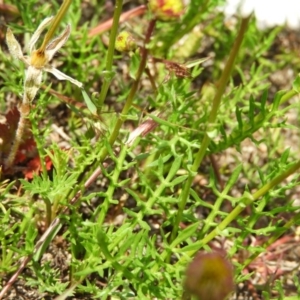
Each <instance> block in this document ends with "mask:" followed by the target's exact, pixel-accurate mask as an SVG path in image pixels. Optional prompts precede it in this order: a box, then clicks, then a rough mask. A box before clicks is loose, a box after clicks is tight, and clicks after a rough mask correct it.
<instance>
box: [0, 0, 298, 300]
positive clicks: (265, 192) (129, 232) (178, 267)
mask: <svg viewBox="0 0 300 300" xmlns="http://www.w3.org/2000/svg"><path fill="white" fill-rule="evenodd" d="M21 2H22V1H21ZM21 2H20V1H10V3H11V4H12V5H15V6H16V7H17V8H18V10H19V15H18V16H17V17H16V19H15V20H13V21H11V22H9V24H8V25H9V27H11V28H12V29H13V31H14V32H15V33H16V35H17V36H18V39H19V41H20V43H21V44H22V45H24V44H25V45H26V44H27V43H28V41H27V40H28V37H27V36H29V35H28V34H29V33H30V34H31V33H32V32H34V30H35V29H36V26H37V24H39V22H40V21H41V20H43V19H44V18H45V17H48V16H49V15H52V14H53V15H54V14H56V12H57V11H58V9H59V4H58V3H48V2H47V3H46V2H43V1H41V3H40V2H39V1H36V0H30V1H27V2H28V4H26V5H25V4H24V3H21ZM223 2H224V1H221V0H218V1H217V0H216V1H204V0H193V1H191V4H190V6H189V7H188V8H187V10H186V13H185V14H184V16H182V18H181V19H180V20H178V22H175V21H174V22H171V23H163V22H157V23H156V27H155V30H154V32H153V38H152V39H151V41H150V42H149V43H148V44H147V45H146V48H147V49H148V51H149V53H148V59H147V60H146V62H147V63H148V64H147V67H146V71H145V70H144V69H145V68H144V67H143V59H144V58H145V57H144V56H143V55H144V54H143V53H144V52H146V51H142V50H141V51H137V52H135V53H130V55H128V56H125V55H124V56H120V55H115V53H114V51H111V49H110V50H108V49H107V45H108V42H107V41H109V35H108V34H107V33H106V32H105V33H102V34H101V38H99V36H95V37H90V36H89V34H88V32H89V30H90V29H91V28H93V27H95V26H96V25H97V24H98V22H99V20H107V19H108V17H112V15H111V13H109V12H107V11H105V9H104V1H102V2H101V3H99V1H90V2H89V5H91V8H92V9H93V14H92V16H90V17H88V16H86V15H85V13H86V12H85V11H84V10H83V9H82V7H83V5H85V4H83V3H82V1H79V0H75V1H73V2H72V5H71V6H70V9H69V11H68V13H67V15H66V16H65V19H64V21H63V22H64V23H65V22H66V23H71V25H72V32H71V37H70V39H69V40H68V42H67V43H66V45H65V47H64V48H62V49H61V52H60V54H59V55H57V57H55V58H54V59H53V61H54V63H55V64H60V70H61V71H62V72H64V73H66V74H69V75H70V76H72V77H73V78H75V79H76V80H78V81H80V82H83V83H84V90H80V89H78V88H77V87H75V86H73V85H72V84H71V83H70V82H66V81H59V80H57V79H56V78H54V77H52V75H47V77H45V78H44V83H45V86H44V87H43V89H40V90H39V93H38V96H37V99H36V100H35V101H34V103H31V112H30V116H29V120H30V122H31V131H32V133H33V136H34V138H35V142H36V149H35V151H36V152H37V154H38V156H39V157H40V158H41V172H40V173H39V174H35V175H34V177H33V179H32V180H31V179H30V180H28V179H26V180H25V179H23V178H22V174H21V175H20V172H18V168H19V169H20V170H23V169H25V168H26V165H25V163H24V164H23V165H17V166H16V170H14V169H13V170H11V173H5V170H3V177H1V179H0V180H1V182H0V200H1V201H0V247H1V252H0V274H1V278H4V277H5V278H6V279H7V277H9V275H11V274H12V273H13V272H15V271H16V270H17V269H18V267H19V263H18V262H19V259H21V258H24V257H26V256H27V255H29V256H32V260H31V262H30V263H29V264H28V265H27V268H28V270H29V271H30V272H28V273H26V276H25V277H24V279H25V280H26V284H27V285H28V287H30V288H31V289H33V290H36V291H38V292H39V293H40V294H43V293H45V294H47V295H49V297H51V298H54V297H56V296H57V295H61V294H63V293H67V292H68V291H70V293H73V295H75V296H78V297H81V296H83V297H87V298H99V299H154V298H156V299H179V298H181V297H182V295H184V288H183V285H182V283H183V281H184V277H185V271H186V267H187V265H188V263H189V262H190V261H191V260H192V259H193V257H194V255H195V253H197V252H198V251H211V250H212V249H215V248H216V245H224V246H222V248H224V249H223V250H225V251H226V253H227V254H228V257H229V258H230V259H231V260H232V261H234V265H235V282H236V283H246V282H247V281H248V280H251V279H252V278H253V276H254V275H253V274H252V273H250V274H246V273H243V270H245V269H246V268H248V267H249V265H251V263H252V262H253V261H254V260H255V259H256V258H257V257H258V256H259V255H263V254H264V253H268V251H269V250H268V249H269V248H268V247H269V246H270V245H273V244H274V243H275V242H276V241H278V240H279V239H280V237H281V236H282V235H284V234H286V233H287V232H289V234H290V235H293V236H295V235H296V233H295V232H294V231H295V228H296V226H299V224H300V220H299V212H298V210H299V206H298V204H297V202H296V199H297V194H296V193H297V191H296V188H297V186H298V185H299V183H298V182H299V178H298V176H297V175H293V174H294V173H295V172H296V170H297V168H298V165H299V162H298V152H299V151H298V150H299V149H298V148H299V145H295V143H294V144H293V143H292V144H291V143H288V142H289V138H290V137H292V136H297V135H298V136H299V129H298V127H299V126H298V125H299V124H298V123H299V118H298V119H296V121H295V120H292V121H291V120H290V114H296V115H297V114H299V105H298V103H297V102H296V100H295V98H293V96H295V95H296V94H298V93H299V89H300V88H299V86H300V84H299V82H300V81H299V76H295V79H294V82H293V83H289V85H290V90H289V91H286V90H281V89H280V88H278V87H276V86H274V85H273V83H272V82H271V81H270V80H269V78H270V74H273V73H274V72H275V71H276V70H279V68H280V66H282V65H283V62H278V61H277V64H273V63H271V62H270V59H268V57H267V55H269V51H270V48H271V47H272V45H273V43H274V39H276V36H277V35H278V33H279V32H280V30H281V29H278V28H276V29H273V30H270V31H269V32H267V33H266V32H261V31H259V30H258V29H257V28H256V26H255V21H254V20H251V21H250V23H249V27H248V30H247V32H246V33H245V36H244V43H243V44H242V46H241V49H240V51H239V53H238V55H237V56H236V57H235V59H236V64H235V65H234V67H233V70H232V73H231V74H228V77H227V78H225V79H227V81H228V84H227V85H226V89H225V91H224V93H223V94H222V95H221V98H220V103H219V104H218V103H217V101H216V97H217V96H216V95H217V94H218V89H219V86H220V81H221V80H219V79H220V77H221V78H223V75H222V74H224V73H223V70H224V65H225V64H226V61H227V58H228V56H229V52H230V50H231V49H232V47H233V46H232V45H233V42H234V41H235V38H236V36H237V34H238V25H237V26H236V28H234V29H230V28H229V27H226V26H224V16H223V15H222V14H221V13H220V12H219V11H218V10H217V6H218V5H220V4H221V3H223ZM36 16H38V17H36ZM149 23H150V24H151V21H150V20H149V19H148V15H147V13H146V14H145V15H144V16H143V17H141V18H140V24H139V23H134V24H135V25H134V26H133V28H131V30H132V31H135V30H136V32H137V33H138V32H142V33H143V35H144V34H145V32H146V28H147V27H148V24H149ZM199 24H200V25H202V26H203V28H202V27H201V28H202V29H201V32H200V33H199V32H197V28H198V27H199ZM119 26H120V28H118V29H119V30H121V28H122V26H123V25H119ZM135 27H136V28H135ZM195 28H196V29H195ZM114 29H116V28H114ZM198 29H199V28H198ZM198 31H199V30H198ZM183 38H186V39H187V41H188V42H186V45H184V46H185V47H183V46H182V43H181V42H182V41H181V39H183ZM207 40H209V41H212V42H211V43H210V44H209V45H207V46H206V47H207V48H206V49H204V50H205V51H204V50H203V51H202V50H201V49H202V43H204V41H207ZM139 44H140V45H141V47H142V44H143V43H142V41H141V42H140V43H139ZM203 47H205V46H203ZM199 49H200V50H199ZM112 50H113V49H112ZM211 52H213V53H214V57H209V59H208V60H204V59H203V62H202V61H201V63H200V64H199V65H196V66H193V67H192V68H188V67H187V66H189V62H190V61H192V60H194V58H195V57H196V58H197V59H202V58H204V57H207V53H211ZM291 56H292V54H290V53H289V54H286V57H285V58H286V60H285V62H286V63H290V62H292V61H293V59H292V58H291ZM106 58H107V59H109V58H113V66H112V68H111V69H110V70H107V69H106V68H107V60H106ZM149 58H151V59H149ZM274 59H275V58H274ZM276 59H277V57H276ZM0 60H1V65H0V67H1V72H0V83H1V92H2V93H0V110H1V112H4V111H5V110H6V109H8V108H9V107H10V103H11V97H12V96H11V95H14V96H13V97H12V98H13V102H14V103H15V104H18V101H19V95H20V94H22V91H23V72H24V66H22V65H21V63H20V62H16V61H15V60H13V59H12V58H11V57H10V56H9V54H8V52H7V49H5V48H4V49H1V50H0ZM172 63H173V64H172ZM170 65H171V66H172V68H173V69H172V68H170ZM210 66H212V68H211V67H210ZM290 67H292V65H291V66H290ZM178 70H179V71H183V70H184V71H186V72H188V71H191V75H190V76H189V75H186V76H178V73H176V71H178ZM141 75H142V77H141ZM176 75H177V76H176ZM221 83H222V82H221ZM50 86H51V89H53V90H54V91H55V92H56V93H58V94H55V93H53V92H52V90H51V89H50ZM103 86H104V87H103ZM106 87H109V90H108V91H106V90H105V89H106ZM103 95H104V96H105V97H104V98H105V99H104V100H105V101H104V104H103V105H102V106H101V107H100V106H99V103H100V102H101V101H99V99H100V97H103ZM62 101H63V102H65V103H62ZM100 104H101V103H100ZM213 108H216V109H215V110H214V109H213ZM147 122H149V123H151V124H152V125H153V124H155V125H156V126H157V127H156V128H155V129H152V128H151V130H150V132H149V133H148V134H147V135H144V134H139V135H138V137H137V138H136V139H134V141H133V143H132V144H130V143H126V141H127V139H128V135H129V134H130V133H131V134H132V132H133V129H134V128H137V127H138V128H139V126H140V125H143V124H145V123H146V124H147ZM57 124H58V125H57ZM53 125H56V126H53ZM57 128H60V129H62V131H63V133H62V132H61V131H60V130H59V129H57ZM0 137H1V133H0ZM296 141H298V140H296ZM199 149H200V150H199ZM202 154H203V156H202V157H201V155H202ZM46 157H49V158H50V160H51V163H52V166H51V170H47V168H46V162H45V160H46ZM0 158H1V157H0ZM197 162H199V163H198V164H197ZM214 162H216V163H214ZM22 168H23V169H22ZM93 173H94V174H97V176H96V177H95V178H96V179H95V178H94V179H93V180H91V181H89V179H90V178H92V177H91V175H92V174H93ZM292 175H293V176H292ZM5 177H7V178H8V181H6V180H5ZM2 178H3V179H2ZM56 217H57V218H58V219H56ZM53 220H54V221H55V220H58V221H59V224H57V223H56V226H54V227H53V230H52V231H51V234H49V235H48V236H47V238H46V239H44V240H43V242H42V243H38V240H39V238H40V237H41V236H42V234H43V233H44V232H45V230H46V229H47V228H49V226H50V228H51V222H52V221H53ZM56 238H57V239H61V240H62V242H61V244H60V246H58V248H59V247H62V249H63V251H62V252H63V253H64V255H63V256H62V258H60V259H61V261H62V263H61V264H62V265H59V264H55V263H54V262H52V261H47V260H46V258H47V254H49V253H51V255H54V256H56V255H58V254H57V253H56V252H55V251H56V250H55V249H56V248H55V247H53V245H55V244H56V243H58V244H59V242H57V240H56ZM213 239H214V242H215V243H211V240H213ZM249 240H257V241H261V242H260V243H259V245H254V244H251V245H247V242H248V241H249ZM36 245H38V246H39V247H36ZM53 249H54V250H53ZM274 260H275V261H276V259H274ZM268 280H269V278H268ZM6 281H7V280H6ZM293 281H294V285H295V288H296V289H298V292H299V282H298V279H297V277H296V276H294V277H293ZM0 284H1V286H3V285H4V281H1V283H0ZM265 286H266V287H267V289H265V290H264V291H260V292H259V293H260V294H261V295H262V296H263V297H264V298H265V299H274V295H278V297H279V299H296V298H293V297H294V294H296V293H294V294H293V293H292V292H291V293H288V291H287V290H286V288H285V278H284V277H281V278H279V280H276V281H274V280H273V281H272V278H271V279H270V281H267V282H265ZM69 289H70V290H69Z"/></svg>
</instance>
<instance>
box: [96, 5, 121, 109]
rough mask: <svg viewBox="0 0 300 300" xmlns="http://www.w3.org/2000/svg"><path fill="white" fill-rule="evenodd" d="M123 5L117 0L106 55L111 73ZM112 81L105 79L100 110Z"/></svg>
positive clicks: (107, 65)
mask: <svg viewBox="0 0 300 300" xmlns="http://www.w3.org/2000/svg"><path fill="white" fill-rule="evenodd" d="M122 6H123V0H117V1H116V5H115V11H114V16H113V24H112V28H111V32H110V36H109V45H108V51H107V56H106V71H107V72H109V73H111V72H112V65H113V58H114V52H115V43H116V37H117V33H118V28H119V20H120V16H121V13H122ZM110 83H111V79H106V78H105V79H104V81H103V85H102V88H101V92H100V97H99V102H98V103H97V108H98V110H100V108H101V106H102V105H103V103H104V100H105V98H106V95H107V91H108V89H109V86H110Z"/></svg>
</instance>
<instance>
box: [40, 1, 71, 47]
mask: <svg viewBox="0 0 300 300" xmlns="http://www.w3.org/2000/svg"><path fill="white" fill-rule="evenodd" d="M71 3H72V0H64V2H63V3H62V5H61V7H60V9H59V11H58V13H57V14H56V16H55V17H54V19H53V20H52V22H51V25H50V28H49V30H48V31H47V33H46V35H45V37H44V40H43V43H42V46H41V47H40V48H39V49H38V51H40V52H45V49H46V46H47V45H48V44H49V42H50V40H51V39H52V38H53V36H54V34H55V31H56V29H57V27H58V26H59V24H60V22H61V20H62V18H63V17H64V15H65V14H66V12H67V10H68V8H69V6H70V5H71Z"/></svg>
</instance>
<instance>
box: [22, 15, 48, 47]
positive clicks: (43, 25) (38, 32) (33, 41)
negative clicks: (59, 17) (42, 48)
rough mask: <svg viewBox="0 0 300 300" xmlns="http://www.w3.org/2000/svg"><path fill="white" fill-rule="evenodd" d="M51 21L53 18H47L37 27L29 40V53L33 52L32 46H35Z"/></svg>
mask: <svg viewBox="0 0 300 300" xmlns="http://www.w3.org/2000/svg"><path fill="white" fill-rule="evenodd" d="M52 19H53V17H48V18H46V19H44V20H43V21H42V23H41V24H40V25H39V27H38V28H37V30H36V31H35V32H34V34H33V35H32V37H31V39H30V42H29V44H28V47H29V51H30V52H32V51H33V50H34V46H35V44H36V42H37V40H38V39H39V37H40V35H41V33H42V32H43V30H44V29H45V28H46V27H47V26H48V25H49V24H50V23H51V21H52Z"/></svg>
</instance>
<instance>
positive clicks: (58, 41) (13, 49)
mask: <svg viewBox="0 0 300 300" xmlns="http://www.w3.org/2000/svg"><path fill="white" fill-rule="evenodd" d="M52 18H53V17H49V18H46V19H44V20H43V21H42V23H41V24H40V25H39V26H38V28H37V30H36V31H35V32H34V34H33V35H32V37H31V39H30V42H29V45H28V48H29V54H30V55H29V57H28V56H24V55H23V53H22V50H21V46H20V44H19V43H18V41H17V40H16V38H15V36H14V34H13V33H12V31H11V30H10V29H9V28H8V29H7V33H6V42H7V45H8V49H9V52H10V54H11V55H12V56H13V57H14V58H17V59H19V60H21V61H22V62H23V63H24V64H25V65H26V67H27V70H26V74H25V82H24V93H25V94H26V98H27V99H23V103H26V102H27V103H29V102H30V101H32V100H33V99H34V97H35V95H36V93H37V91H38V89H39V86H40V84H41V81H42V71H46V72H49V73H51V74H53V75H54V76H55V77H56V78H57V79H59V80H68V81H70V82H71V83H73V84H75V85H77V86H78V87H80V88H82V87H83V84H82V83H81V82H79V81H77V80H75V79H73V78H72V77H70V76H68V75H66V74H64V73H62V72H60V71H59V70H57V69H56V68H54V67H52V66H51V65H50V64H49V63H50V61H51V59H52V58H53V56H54V55H55V53H56V52H57V51H58V50H59V49H60V48H61V47H62V46H63V45H64V44H65V42H66V41H67V40H68V38H69V35H70V26H69V25H68V26H67V28H66V29H65V30H64V31H63V33H62V34H61V35H59V36H58V37H57V38H55V39H54V40H52V41H51V42H49V44H48V45H46V48H45V51H42V50H40V49H38V50H36V49H35V45H36V42H37V41H38V39H39V37H40V35H41V33H42V32H43V31H44V29H45V28H46V27H47V26H48V25H49V24H50V23H51V21H52ZM24 100H25V101H24Z"/></svg>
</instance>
